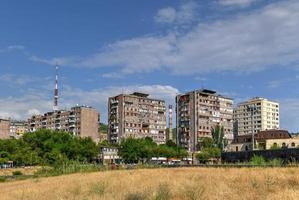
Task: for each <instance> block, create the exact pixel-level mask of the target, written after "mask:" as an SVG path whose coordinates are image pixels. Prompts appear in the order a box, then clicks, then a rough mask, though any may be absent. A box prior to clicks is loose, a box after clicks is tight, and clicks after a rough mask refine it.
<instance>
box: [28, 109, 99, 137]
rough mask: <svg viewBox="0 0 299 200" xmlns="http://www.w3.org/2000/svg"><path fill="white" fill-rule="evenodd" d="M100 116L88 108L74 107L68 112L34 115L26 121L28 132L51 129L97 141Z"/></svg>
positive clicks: (58, 111)
mask: <svg viewBox="0 0 299 200" xmlns="http://www.w3.org/2000/svg"><path fill="white" fill-rule="evenodd" d="M99 121H100V114H99V113H98V112H97V111H96V110H95V109H93V108H91V107H88V106H76V107H73V108H71V109H70V110H57V111H54V112H48V113H45V114H44V115H35V116H32V117H31V118H30V119H29V120H28V130H29V132H34V131H36V130H38V129H51V130H57V131H66V132H70V133H72V134H73V135H75V136H79V137H90V138H92V139H93V140H94V141H95V142H98V141H99Z"/></svg>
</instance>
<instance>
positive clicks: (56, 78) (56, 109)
mask: <svg viewBox="0 0 299 200" xmlns="http://www.w3.org/2000/svg"><path fill="white" fill-rule="evenodd" d="M53 111H54V112H55V111H58V63H57V62H56V65H55V88H54V105H53Z"/></svg>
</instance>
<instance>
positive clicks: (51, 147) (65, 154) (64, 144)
mask: <svg viewBox="0 0 299 200" xmlns="http://www.w3.org/2000/svg"><path fill="white" fill-rule="evenodd" d="M97 154H98V148H97V145H96V144H95V143H94V142H93V141H92V139H91V138H79V137H75V136H73V135H71V134H70V133H67V132H57V131H51V130H45V129H41V130H38V131H36V132H34V133H26V134H24V135H23V137H22V138H20V139H19V140H16V139H6V140H0V164H1V163H5V162H7V161H8V160H12V161H14V164H15V165H17V166H33V165H55V164H61V163H64V162H67V161H71V160H76V161H79V162H92V161H93V160H94V158H95V157H96V156H97Z"/></svg>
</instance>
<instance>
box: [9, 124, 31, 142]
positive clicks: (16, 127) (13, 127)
mask: <svg viewBox="0 0 299 200" xmlns="http://www.w3.org/2000/svg"><path fill="white" fill-rule="evenodd" d="M27 127H28V125H27V122H25V121H11V123H10V135H11V136H12V137H14V138H20V137H22V135H23V134H24V133H26V132H27Z"/></svg>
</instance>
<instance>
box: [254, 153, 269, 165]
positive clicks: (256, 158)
mask: <svg viewBox="0 0 299 200" xmlns="http://www.w3.org/2000/svg"><path fill="white" fill-rule="evenodd" d="M250 164H251V165H258V166H262V165H266V164H267V162H266V160H265V158H264V157H263V156H256V155H254V156H253V157H252V158H251V160H250Z"/></svg>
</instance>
